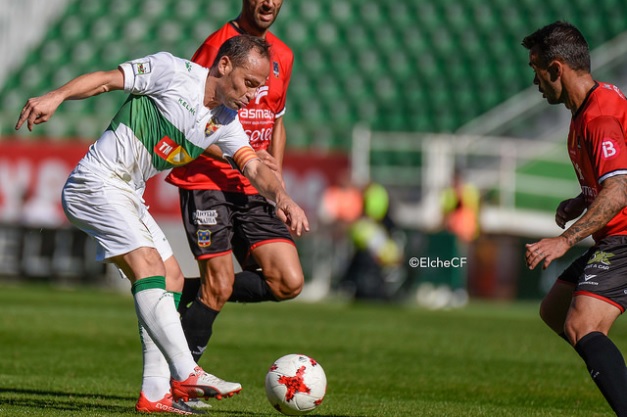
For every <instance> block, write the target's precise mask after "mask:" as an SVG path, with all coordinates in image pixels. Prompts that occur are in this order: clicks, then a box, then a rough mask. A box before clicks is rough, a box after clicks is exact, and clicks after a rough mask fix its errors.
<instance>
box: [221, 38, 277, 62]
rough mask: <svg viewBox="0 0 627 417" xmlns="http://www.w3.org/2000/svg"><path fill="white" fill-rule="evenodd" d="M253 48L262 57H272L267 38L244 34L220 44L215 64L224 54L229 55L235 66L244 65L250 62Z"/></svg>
mask: <svg viewBox="0 0 627 417" xmlns="http://www.w3.org/2000/svg"><path fill="white" fill-rule="evenodd" d="M252 50H255V51H257V52H258V53H259V55H261V57H262V58H267V59H270V44H269V43H268V42H267V41H266V40H265V39H263V38H260V37H258V36H252V35H248V34H242V35H238V36H234V37H232V38H230V39H228V40H227V41H226V42H224V43H223V44H222V46H220V49H219V50H218V55H216V59H215V60H214V61H213V65H216V64H217V62H218V61H219V60H220V58H222V57H223V56H227V57H229V59H230V60H231V62H232V63H233V65H234V66H236V67H241V66H244V65H246V64H247V63H248V55H249V53H250V51H252Z"/></svg>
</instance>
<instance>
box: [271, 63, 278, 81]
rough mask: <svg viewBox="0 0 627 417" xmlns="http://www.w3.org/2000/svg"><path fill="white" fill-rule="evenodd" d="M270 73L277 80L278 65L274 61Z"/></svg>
mask: <svg viewBox="0 0 627 417" xmlns="http://www.w3.org/2000/svg"><path fill="white" fill-rule="evenodd" d="M272 72H273V73H274V77H275V78H279V63H278V62H276V61H272Z"/></svg>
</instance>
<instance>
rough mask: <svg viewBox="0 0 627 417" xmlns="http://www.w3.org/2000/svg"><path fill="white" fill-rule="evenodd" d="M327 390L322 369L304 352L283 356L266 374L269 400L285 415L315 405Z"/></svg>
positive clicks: (309, 408) (312, 407)
mask: <svg viewBox="0 0 627 417" xmlns="http://www.w3.org/2000/svg"><path fill="white" fill-rule="evenodd" d="M326 390H327V377H326V375H325V374H324V369H322V366H320V364H319V363H318V362H316V361H315V360H314V359H312V358H310V357H309V356H307V355H298V354H289V355H285V356H282V357H280V358H279V359H277V360H276V361H274V363H273V364H272V366H271V367H270V369H269V370H268V373H267V374H266V395H267V396H268V401H270V404H272V406H273V407H274V408H276V409H277V410H278V411H280V412H281V413H283V414H286V415H288V416H300V415H303V414H306V413H308V412H310V411H311V410H313V409H314V408H316V407H318V406H319V405H320V404H321V403H322V400H323V399H324V394H325V392H326Z"/></svg>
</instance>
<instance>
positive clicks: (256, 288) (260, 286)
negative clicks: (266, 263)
mask: <svg viewBox="0 0 627 417" xmlns="http://www.w3.org/2000/svg"><path fill="white" fill-rule="evenodd" d="M229 301H235V302H241V303H258V302H260V301H277V299H276V297H275V296H274V294H273V293H272V290H271V289H270V286H268V283H267V282H266V280H265V278H264V277H263V274H262V273H261V272H253V271H242V272H238V273H237V274H235V282H234V283H233V293H232V294H231V298H229Z"/></svg>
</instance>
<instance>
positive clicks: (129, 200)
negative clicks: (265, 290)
mask: <svg viewBox="0 0 627 417" xmlns="http://www.w3.org/2000/svg"><path fill="white" fill-rule="evenodd" d="M269 74H270V52H269V45H268V43H267V42H265V41H264V40H262V39H260V38H258V37H254V36H240V37H236V38H233V39H230V40H229V41H227V42H225V43H224V44H223V45H222V47H221V48H220V51H219V52H218V57H217V58H216V60H215V61H214V64H213V65H212V66H211V68H209V69H207V68H204V67H202V66H200V65H196V64H193V63H191V62H189V61H187V60H183V59H180V58H176V57H173V56H172V55H170V54H168V53H165V52H161V53H157V54H154V55H150V56H147V57H145V58H141V59H137V60H133V61H130V62H126V63H123V64H121V65H120V66H119V67H118V68H117V69H115V70H111V71H98V72H94V73H90V74H85V75H82V76H79V77H77V78H75V79H73V80H72V81H70V82H68V83H67V84H65V85H64V86H62V87H60V88H58V89H56V90H54V91H51V92H49V93H47V94H45V95H43V96H41V97H35V98H31V99H29V100H28V101H27V103H26V105H25V106H24V108H23V109H22V112H21V114H20V117H19V119H18V121H17V123H16V126H15V128H16V129H19V128H20V127H21V126H22V125H23V124H24V123H27V126H28V129H29V130H32V128H33V125H35V124H40V123H44V122H46V121H48V120H49V119H50V117H51V116H52V115H53V114H54V112H55V111H56V109H57V108H58V106H59V105H60V104H61V103H62V102H64V101H66V100H77V99H84V98H88V97H92V96H95V95H98V94H100V93H105V92H109V91H113V90H124V91H126V92H128V93H130V95H129V97H128V99H127V100H126V102H125V103H124V104H123V105H122V107H121V109H120V110H119V111H118V113H117V114H116V115H115V117H114V118H113V120H112V122H111V124H110V125H109V128H108V129H107V130H106V131H105V132H104V133H103V134H102V136H101V137H100V138H99V139H98V140H97V141H96V142H95V143H94V144H93V145H92V146H91V147H90V148H89V151H88V152H87V154H86V155H85V156H84V157H83V158H82V159H81V161H80V162H79V163H78V165H77V166H76V168H75V169H74V170H73V171H72V173H71V174H70V176H69V178H68V180H67V182H66V184H65V186H64V188H63V193H62V204H63V209H64V211H65V214H66V216H67V217H68V219H69V220H70V222H71V223H72V224H74V225H75V226H77V227H78V228H79V229H81V230H83V231H84V232H86V233H87V234H89V235H90V236H92V237H93V238H94V239H95V240H96V241H97V242H98V246H99V253H98V255H97V257H98V259H99V260H101V261H106V262H112V263H114V264H115V265H116V266H117V267H118V268H119V270H120V271H121V273H122V275H124V276H125V277H127V278H128V279H129V280H130V281H131V284H132V287H131V291H132V294H133V299H134V302H135V310H136V314H137V318H138V321H139V323H140V336H141V339H142V346H143V349H144V350H143V354H144V370H143V380H142V390H141V393H140V396H139V400H138V402H137V404H136V407H135V408H136V410H137V411H141V412H175V413H179V414H192V413H193V410H191V408H189V407H187V406H186V405H185V404H184V403H182V401H184V400H187V399H189V398H190V397H216V398H221V397H226V396H231V395H233V394H234V393H236V392H239V391H240V390H241V385H240V384H238V383H233V382H227V381H224V380H222V379H220V378H217V377H215V376H214V375H211V374H208V373H206V372H205V371H204V370H203V369H202V368H201V367H199V366H198V365H197V363H196V361H195V360H194V358H193V357H192V355H191V353H190V351H189V349H188V347H187V344H186V342H185V335H184V333H183V329H182V326H181V321H180V318H179V315H178V313H177V310H176V306H175V301H174V296H173V294H172V293H171V292H168V291H166V289H167V285H168V284H166V282H170V285H173V284H172V283H175V282H176V279H177V278H182V273H181V271H180V267H179V265H178V262H177V261H176V259H175V257H174V256H173V252H172V248H171V247H170V245H169V243H168V241H167V239H166V238H165V235H164V234H163V232H162V230H161V229H160V227H159V226H158V225H157V223H156V222H155V220H154V218H153V217H152V216H151V215H150V213H149V212H148V207H147V206H146V205H145V203H144V201H143V199H142V195H143V192H144V189H145V186H146V181H147V180H148V179H149V178H151V177H153V176H154V175H156V174H157V173H158V172H159V171H163V170H166V169H169V168H172V167H173V166H178V165H183V164H186V163H189V162H190V161H191V160H193V159H194V158H196V157H198V156H199V155H200V154H201V153H202V152H204V151H205V149H206V148H207V147H209V146H210V145H211V144H213V143H216V144H218V145H219V146H220V148H221V149H222V151H223V152H224V154H225V155H227V156H228V157H229V158H230V159H231V160H232V161H233V164H234V166H236V167H237V168H238V169H239V170H241V172H243V173H244V175H246V176H247V178H249V179H250V180H251V181H252V183H253V184H254V185H255V186H257V187H259V189H260V191H261V192H262V193H263V195H265V196H266V197H268V198H269V199H271V200H273V201H275V203H276V207H277V212H279V214H280V215H281V218H282V219H284V220H285V221H286V222H287V223H288V224H289V225H290V227H291V229H292V231H293V232H294V233H295V234H297V235H299V234H300V233H301V232H302V231H304V230H307V229H308V228H309V226H308V222H307V218H306V216H305V213H304V212H303V211H302V209H301V208H300V207H299V206H298V205H296V203H294V201H293V200H292V199H291V198H290V197H289V196H288V195H287V193H286V192H285V190H284V188H283V186H282V184H281V181H279V179H278V178H277V176H276V175H275V173H274V172H273V171H272V170H271V169H269V168H268V166H267V165H266V164H265V163H263V162H261V160H260V159H259V157H258V156H257V155H256V153H255V151H254V150H253V148H252V147H251V146H250V145H249V143H248V137H247V135H246V133H245V132H244V129H243V128H242V125H241V124H240V122H239V120H238V118H237V112H236V110H237V109H239V108H241V107H244V106H245V105H246V104H247V103H248V102H249V101H250V100H253V99H254V97H255V94H256V93H257V90H258V89H259V88H260V87H261V86H263V85H264V84H265V82H266V79H267V78H268V75H269ZM155 121H158V122H157V123H155ZM166 278H167V281H166Z"/></svg>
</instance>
